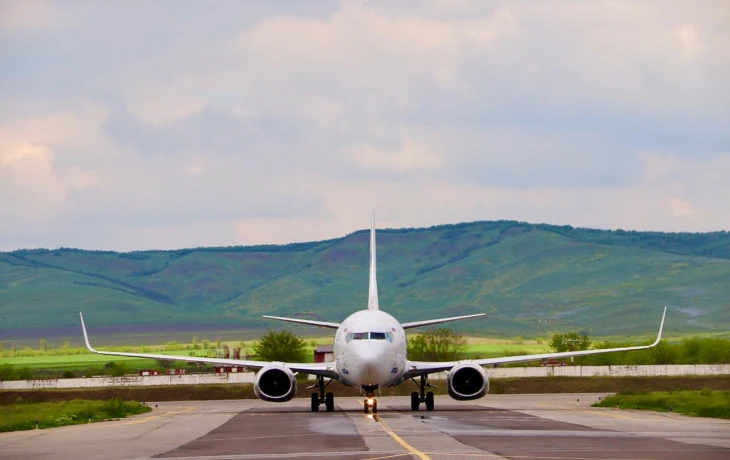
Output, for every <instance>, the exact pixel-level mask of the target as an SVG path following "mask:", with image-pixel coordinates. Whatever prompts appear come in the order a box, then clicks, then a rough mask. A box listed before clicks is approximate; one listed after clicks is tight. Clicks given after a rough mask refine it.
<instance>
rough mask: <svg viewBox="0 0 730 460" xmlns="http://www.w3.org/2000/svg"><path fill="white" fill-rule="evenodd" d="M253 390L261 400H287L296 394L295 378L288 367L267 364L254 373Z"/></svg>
mask: <svg viewBox="0 0 730 460" xmlns="http://www.w3.org/2000/svg"><path fill="white" fill-rule="evenodd" d="M253 392H254V394H255V395H256V397H257V398H259V399H261V400H263V401H269V402H285V401H289V400H290V399H292V398H293V397H294V395H295V394H297V380H296V377H294V373H293V372H292V371H291V370H290V369H289V368H288V367H285V366H282V365H279V364H269V365H268V366H266V367H264V368H263V369H261V370H260V371H259V372H258V373H257V374H256V382H255V383H254V385H253Z"/></svg>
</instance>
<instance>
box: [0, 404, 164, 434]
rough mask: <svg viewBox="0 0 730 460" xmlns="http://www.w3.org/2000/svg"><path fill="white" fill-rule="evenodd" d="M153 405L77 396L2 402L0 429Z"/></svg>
mask: <svg viewBox="0 0 730 460" xmlns="http://www.w3.org/2000/svg"><path fill="white" fill-rule="evenodd" d="M151 410H152V409H150V408H149V407H147V406H145V405H142V404H140V403H138V402H136V401H122V400H120V399H117V398H114V399H110V400H108V401H86V400H82V399H75V400H72V401H61V402H19V403H12V404H4V405H2V406H0V432H3V431H20V430H32V429H35V428H36V421H37V422H38V428H53V427H58V426H65V425H78V424H81V423H89V422H100V421H103V420H107V419H118V418H124V417H127V416H129V415H135V414H142V413H145V412H149V411H151Z"/></svg>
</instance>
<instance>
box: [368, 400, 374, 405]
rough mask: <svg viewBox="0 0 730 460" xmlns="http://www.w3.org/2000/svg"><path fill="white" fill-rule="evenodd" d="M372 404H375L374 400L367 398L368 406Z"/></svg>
mask: <svg viewBox="0 0 730 460" xmlns="http://www.w3.org/2000/svg"><path fill="white" fill-rule="evenodd" d="M374 402H375V399H373V398H368V406H372V405H373V403H374Z"/></svg>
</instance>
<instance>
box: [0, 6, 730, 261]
mask: <svg viewBox="0 0 730 460" xmlns="http://www.w3.org/2000/svg"><path fill="white" fill-rule="evenodd" d="M729 56H730V6H729V5H728V2H727V1H726V0H718V1H702V2H695V1H686V2H675V1H668V0H660V1H633V0H632V1H616V0H614V1H526V2H519V1H504V2H502V1H494V2H488V1H474V2H469V1H459V0H451V1H445V0H444V1H421V0H419V1H412V2H411V1H398V2H386V1H377V2H376V1H371V2H350V1H344V2H339V1H310V0H307V1H269V0H260V1H248V2H246V1H231V2H226V1H216V2H201V1H172V0H170V1H145V2H139V1H138V2H128V1H121V0H119V1H103V2H102V1H59V2H52V1H30V0H23V1H18V2H15V1H9V0H2V1H1V2H0V250H11V249H16V248H35V247H46V248H55V247H61V246H63V247H80V248H88V249H113V250H134V249H154V248H162V249H168V248H180V247H196V246H219V245H239V244H244V245H248V244H260V243H288V242H293V241H310V240H319V239H325V238H330V237H336V236H342V235H344V234H347V233H350V232H352V231H355V230H358V229H362V228H366V227H367V226H368V225H369V219H370V212H371V210H372V209H375V211H376V223H377V226H378V227H417V226H430V225H434V224H443V223H457V222H465V221H474V220H496V219H515V220H521V221H528V222H535V223H537V222H546V223H554V224H561V225H562V224H569V225H573V226H585V227H597V228H612V229H615V228H623V229H639V230H642V229H651V230H663V231H708V230H728V229H730V83H729V82H730V58H728V57H729Z"/></svg>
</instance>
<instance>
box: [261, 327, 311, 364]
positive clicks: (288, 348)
mask: <svg viewBox="0 0 730 460" xmlns="http://www.w3.org/2000/svg"><path fill="white" fill-rule="evenodd" d="M253 354H254V355H256V358H257V359H259V360H262V361H283V362H287V363H295V362H299V363H301V362H304V360H305V359H306V356H307V344H306V343H305V342H304V340H302V339H300V338H299V337H297V336H296V335H294V334H292V333H291V332H289V331H284V330H279V331H269V332H267V333H266V334H265V335H264V336H263V337H261V340H259V341H258V342H256V343H255V344H254V346H253Z"/></svg>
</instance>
